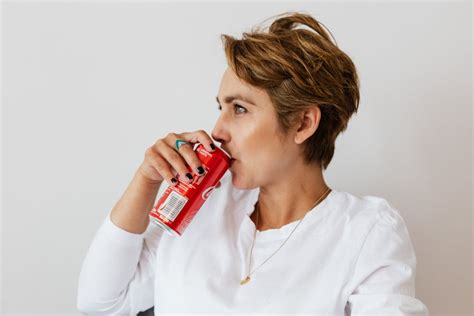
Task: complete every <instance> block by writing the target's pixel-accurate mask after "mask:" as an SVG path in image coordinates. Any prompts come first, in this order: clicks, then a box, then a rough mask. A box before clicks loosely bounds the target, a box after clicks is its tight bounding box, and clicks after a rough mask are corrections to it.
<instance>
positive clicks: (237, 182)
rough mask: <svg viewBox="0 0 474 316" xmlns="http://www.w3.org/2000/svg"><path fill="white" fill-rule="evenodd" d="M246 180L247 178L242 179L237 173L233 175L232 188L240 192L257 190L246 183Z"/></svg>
mask: <svg viewBox="0 0 474 316" xmlns="http://www.w3.org/2000/svg"><path fill="white" fill-rule="evenodd" d="M244 180H245V178H242V177H241V176H238V175H236V174H235V173H232V186H233V187H234V188H236V189H239V190H252V189H255V187H253V186H252V185H250V184H249V183H245V182H244Z"/></svg>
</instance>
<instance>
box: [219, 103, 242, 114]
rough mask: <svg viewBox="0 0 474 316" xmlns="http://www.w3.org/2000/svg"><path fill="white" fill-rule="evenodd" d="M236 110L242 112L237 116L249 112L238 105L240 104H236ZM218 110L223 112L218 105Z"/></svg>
mask: <svg viewBox="0 0 474 316" xmlns="http://www.w3.org/2000/svg"><path fill="white" fill-rule="evenodd" d="M234 108H235V109H236V110H241V111H239V112H237V114H242V113H246V112H247V109H246V108H244V107H243V106H240V105H238V104H234ZM217 110H219V111H220V110H222V107H221V105H220V104H218V105H217Z"/></svg>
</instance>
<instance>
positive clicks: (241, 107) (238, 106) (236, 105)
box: [234, 104, 247, 113]
mask: <svg viewBox="0 0 474 316" xmlns="http://www.w3.org/2000/svg"><path fill="white" fill-rule="evenodd" d="M234 108H235V109H242V110H243V111H242V112H239V113H246V112H247V109H246V108H244V107H243V106H240V105H238V104H234Z"/></svg>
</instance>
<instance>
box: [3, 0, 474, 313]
mask: <svg viewBox="0 0 474 316" xmlns="http://www.w3.org/2000/svg"><path fill="white" fill-rule="evenodd" d="M287 10H302V11H306V12H308V13H312V14H313V15H314V16H315V17H316V18H318V19H320V20H321V21H322V22H323V23H324V25H326V26H327V27H328V28H329V29H330V31H331V32H332V34H334V36H335V37H336V40H337V42H338V44H339V46H340V47H341V48H342V49H343V50H344V51H345V52H347V53H348V54H349V55H350V56H351V57H352V58H353V60H354V62H355V64H356V65H357V67H358V70H359V75H360V78H361V104H360V111H359V113H358V114H357V115H356V116H355V117H353V119H352V120H351V122H350V124H349V128H348V130H347V131H346V132H345V133H344V134H342V135H341V136H340V137H339V138H338V140H337V144H336V145H337V146H336V153H335V156H334V158H333V161H332V163H331V164H330V166H329V168H328V170H327V172H326V174H325V176H326V179H327V182H328V183H329V184H330V186H331V187H334V188H335V189H338V190H345V191H348V192H351V193H353V194H356V195H359V196H362V195H378V196H382V197H385V198H386V199H388V200H389V201H390V202H391V203H392V204H393V205H394V206H395V207H396V208H397V209H399V211H400V212H401V214H402V216H403V217H404V218H405V220H406V222H407V225H408V228H409V231H410V235H411V238H412V241H413V244H414V246H415V251H416V253H417V258H418V266H417V268H418V269H417V276H416V281H417V296H418V297H419V298H420V299H421V300H422V301H423V302H424V303H425V304H426V305H427V306H428V308H429V309H430V312H431V315H471V314H472V312H473V309H472V305H471V301H472V300H473V299H474V297H473V295H472V263H473V262H472V257H471V255H472V251H473V248H472V243H473V240H472V235H471V230H472V225H473V222H472V217H471V216H472V214H471V212H472V196H473V194H474V192H473V189H472V175H473V174H472V159H473V156H472V98H471V97H472V77H471V75H472V4H470V3H469V2H464V3H448V2H445V3H406V2H399V3H394V2H392V3H387V4H380V3H374V2H366V3H341V2H337V3H332V4H331V3H308V2H305V3H299V4H297V3H295V4H289V3H273V4H271V3H260V4H251V3H235V4H230V3H226V4H218V3H207V4H204V3H201V4H199V3H196V4H185V3H175V4H173V3H154V4H153V3H142V4H131V3H125V2H123V3H119V2H117V3H95V4H94V3H85V2H84V3H71V4H66V3H62V4H61V3H54V2H52V3H36V4H35V3H27V2H25V3H5V4H4V8H3V21H2V22H3V51H2V52H3V69H2V75H3V81H2V83H3V86H2V88H3V98H2V106H3V120H2V136H3V137H2V143H3V146H4V147H3V149H4V151H3V156H2V162H3V164H2V173H1V174H2V176H1V177H2V183H3V191H2V193H3V202H4V203H3V205H2V212H3V214H2V219H3V221H2V232H3V235H2V237H3V238H2V241H3V244H2V274H3V280H2V294H3V297H2V306H3V313H2V314H4V315H20V314H25V315H26V314H28V315H33V314H35V315H36V314H45V315H53V314H57V315H67V314H70V315H77V314H78V313H77V312H76V310H75V306H76V287H77V278H78V273H79V269H80V265H81V263H82V260H83V258H84V256H85V254H86V251H87V249H88V247H89V244H90V242H91V240H92V237H93V235H94V234H95V231H96V230H97V228H98V227H99V225H100V224H101V222H102V221H103V218H104V217H105V216H106V214H107V212H108V211H109V210H110V209H111V208H112V207H113V206H114V204H115V203H116V201H117V200H118V198H119V197H120V196H121V194H122V193H123V191H124V190H125V188H126V186H127V184H128V183H129V181H130V180H131V177H132V175H133V173H134V171H135V170H136V168H138V165H139V164H140V163H141V161H142V158H143V155H144V151H145V149H146V148H147V147H148V146H149V145H151V144H152V143H153V142H154V141H155V140H156V139H158V138H161V137H163V136H165V135H166V134H167V133H168V132H171V131H173V132H183V131H194V130H197V129H205V130H206V131H208V132H209V133H210V131H211V130H212V127H213V123H214V121H215V120H216V118H217V116H218V111H217V110H216V102H215V100H214V98H215V95H216V94H217V91H218V87H219V83H220V79H221V75H222V72H223V71H224V69H225V65H226V64H225V59H224V53H223V50H222V46H221V43H220V40H219V34H221V33H228V34H232V35H239V34H241V33H242V32H243V31H247V30H249V29H250V27H252V26H253V25H255V24H257V23H259V22H261V21H263V20H264V19H265V18H268V17H270V16H272V15H274V14H278V13H282V12H283V11H287ZM183 113H186V114H187V115H183Z"/></svg>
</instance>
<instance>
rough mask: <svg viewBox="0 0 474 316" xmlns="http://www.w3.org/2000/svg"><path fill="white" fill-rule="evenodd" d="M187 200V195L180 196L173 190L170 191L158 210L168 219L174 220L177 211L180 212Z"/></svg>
mask: <svg viewBox="0 0 474 316" xmlns="http://www.w3.org/2000/svg"><path fill="white" fill-rule="evenodd" d="M187 201H188V198H187V197H185V196H182V195H180V194H179V193H177V192H175V191H171V193H170V194H169V195H168V197H167V198H166V200H165V202H164V203H163V207H161V208H160V209H159V211H158V212H159V213H160V214H161V215H163V216H164V217H166V218H167V219H168V220H170V221H174V220H175V218H176V217H177V216H178V214H179V212H181V210H182V209H183V207H184V205H186V202H187Z"/></svg>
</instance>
